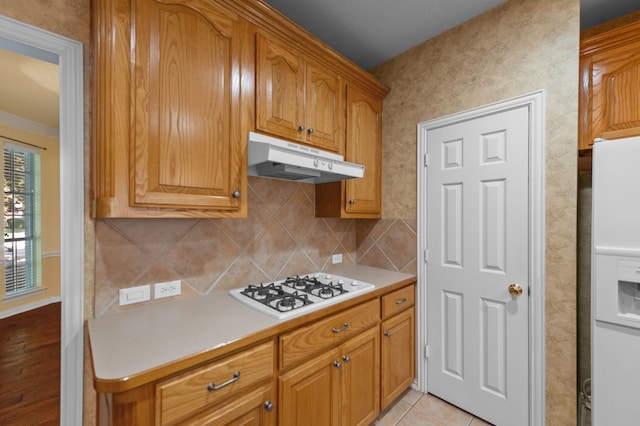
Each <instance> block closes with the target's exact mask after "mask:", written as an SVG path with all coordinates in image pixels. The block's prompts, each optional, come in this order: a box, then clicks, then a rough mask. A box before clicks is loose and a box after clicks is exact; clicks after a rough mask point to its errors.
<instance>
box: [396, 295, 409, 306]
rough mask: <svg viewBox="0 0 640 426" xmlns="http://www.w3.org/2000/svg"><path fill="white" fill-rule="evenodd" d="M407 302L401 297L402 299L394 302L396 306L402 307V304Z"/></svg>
mask: <svg viewBox="0 0 640 426" xmlns="http://www.w3.org/2000/svg"><path fill="white" fill-rule="evenodd" d="M406 301H407V298H406V297H403V298H402V299H398V300H396V305H402V304H403V303H404V302H406Z"/></svg>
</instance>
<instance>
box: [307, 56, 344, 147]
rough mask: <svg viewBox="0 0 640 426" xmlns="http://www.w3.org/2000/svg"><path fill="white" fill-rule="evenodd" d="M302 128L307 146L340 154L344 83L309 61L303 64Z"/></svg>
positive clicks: (342, 136)
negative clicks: (303, 102)
mask: <svg viewBox="0 0 640 426" xmlns="http://www.w3.org/2000/svg"><path fill="white" fill-rule="evenodd" d="M305 87H306V96H305V101H306V102H305V120H304V123H305V126H306V138H307V143H309V144H310V145H313V146H316V147H318V148H324V149H328V150H331V151H337V152H341V151H342V148H343V143H344V142H343V141H344V104H343V102H344V100H343V99H344V94H343V93H344V83H343V82H342V79H341V78H340V76H339V75H338V74H337V73H335V72H333V71H331V70H329V69H327V68H326V67H322V66H320V65H317V64H315V63H313V62H311V61H308V62H307V64H306V79H305Z"/></svg>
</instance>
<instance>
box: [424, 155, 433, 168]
mask: <svg viewBox="0 0 640 426" xmlns="http://www.w3.org/2000/svg"><path fill="white" fill-rule="evenodd" d="M430 165H431V157H430V156H429V154H425V155H424V166H425V167H428V166H430Z"/></svg>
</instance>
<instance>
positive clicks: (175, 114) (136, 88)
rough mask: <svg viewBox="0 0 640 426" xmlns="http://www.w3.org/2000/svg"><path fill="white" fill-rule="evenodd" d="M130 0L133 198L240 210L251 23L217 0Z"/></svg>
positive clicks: (155, 203)
mask: <svg viewBox="0 0 640 426" xmlns="http://www.w3.org/2000/svg"><path fill="white" fill-rule="evenodd" d="M133 3H134V4H133V6H132V8H133V10H132V12H133V14H132V23H131V28H132V39H133V40H135V43H134V45H133V46H132V47H133V50H132V66H133V81H132V85H133V90H132V97H133V99H132V104H133V107H132V114H133V120H132V123H133V126H134V129H133V137H132V139H133V140H134V142H133V147H132V148H133V151H132V156H131V158H130V162H131V167H132V170H131V180H132V182H131V184H130V194H129V202H130V204H131V205H132V206H142V207H170V208H181V207H189V208H201V209H229V210H234V209H239V208H240V200H239V199H238V198H234V196H233V195H234V193H235V192H237V191H238V192H239V191H241V190H242V187H243V178H242V177H243V176H244V175H245V174H246V159H245V157H244V156H245V155H246V143H247V141H246V133H245V132H244V131H243V129H242V123H241V116H240V114H241V105H240V100H241V80H242V73H243V71H245V70H243V67H245V66H246V64H244V63H243V62H242V51H243V50H242V49H243V46H244V45H245V44H246V43H248V42H249V41H248V40H249V37H247V34H248V31H249V30H248V23H247V22H245V21H244V20H242V19H240V18H239V17H237V16H234V15H232V14H228V13H226V12H225V11H224V10H222V9H221V8H219V7H218V6H216V5H215V4H214V3H212V2H206V1H199V0H191V1H186V2H184V3H183V4H175V3H171V4H168V3H164V2H159V1H155V0H135V1H134V2H133ZM241 195H243V196H244V195H245V194H241ZM236 196H237V194H236Z"/></svg>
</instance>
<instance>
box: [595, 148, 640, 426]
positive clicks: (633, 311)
mask: <svg viewBox="0 0 640 426" xmlns="http://www.w3.org/2000/svg"><path fill="white" fill-rule="evenodd" d="M592 176H593V184H592V185H593V186H592V188H593V194H592V196H593V228H592V275H591V282H592V293H591V294H592V305H591V309H592V327H591V331H592V334H591V335H592V360H591V362H592V372H591V374H592V379H591V380H592V381H591V389H592V400H591V408H592V413H591V418H592V422H593V423H592V424H593V425H596V426H605V425H607V426H608V425H615V426H625V425H634V426H637V425H640V137H633V138H625V139H614V140H598V141H596V143H595V144H594V146H593V175H592Z"/></svg>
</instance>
